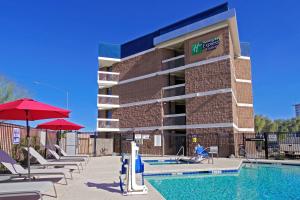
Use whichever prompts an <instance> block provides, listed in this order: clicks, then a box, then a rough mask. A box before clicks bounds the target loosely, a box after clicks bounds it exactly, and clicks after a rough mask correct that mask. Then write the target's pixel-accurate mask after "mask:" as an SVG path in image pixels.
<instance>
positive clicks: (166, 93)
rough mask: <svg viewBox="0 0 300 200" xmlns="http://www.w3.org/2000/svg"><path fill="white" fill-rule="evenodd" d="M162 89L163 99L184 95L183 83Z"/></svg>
mask: <svg viewBox="0 0 300 200" xmlns="http://www.w3.org/2000/svg"><path fill="white" fill-rule="evenodd" d="M162 89H163V97H164V98H165V97H173V96H181V95H185V84H184V83H183V84H178V85H172V86H168V87H164V88H162Z"/></svg>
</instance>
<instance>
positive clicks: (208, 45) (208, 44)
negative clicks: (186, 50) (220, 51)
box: [192, 37, 220, 55]
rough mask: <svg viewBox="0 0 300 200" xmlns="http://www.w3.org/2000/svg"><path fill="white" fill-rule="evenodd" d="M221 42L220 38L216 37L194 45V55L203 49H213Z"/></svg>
mask: <svg viewBox="0 0 300 200" xmlns="http://www.w3.org/2000/svg"><path fill="white" fill-rule="evenodd" d="M219 44H220V38H218V37H215V38H213V39H210V40H207V41H201V42H198V43H195V44H193V45H192V55H197V54H201V53H202V52H203V50H206V51H211V50H213V49H215V48H217V46H218V45H219Z"/></svg>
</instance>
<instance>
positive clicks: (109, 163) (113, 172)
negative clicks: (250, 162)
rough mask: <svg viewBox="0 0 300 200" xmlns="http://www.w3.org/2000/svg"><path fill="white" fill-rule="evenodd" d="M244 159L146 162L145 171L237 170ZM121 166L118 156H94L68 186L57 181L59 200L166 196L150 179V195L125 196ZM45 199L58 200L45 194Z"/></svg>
mask: <svg viewBox="0 0 300 200" xmlns="http://www.w3.org/2000/svg"><path fill="white" fill-rule="evenodd" d="M149 159H151V160H159V159H162V160H164V159H174V157H143V160H149ZM241 163H242V160H241V159H226V158H216V159H214V164H208V163H207V161H204V163H203V164H178V165H174V164H173V165H159V166H157V165H149V164H148V163H145V173H146V174H150V173H151V174H152V173H167V172H173V173H178V172H192V171H206V170H222V169H238V168H239V166H240V165H241ZM120 167H121V163H120V157H119V156H105V157H97V158H91V160H90V162H89V163H88V165H87V166H86V167H85V169H84V171H83V172H82V173H80V174H78V173H76V172H74V173H73V176H74V179H73V180H69V184H68V185H67V186H65V185H61V184H56V189H57V193H58V198H57V199H59V200H84V199H89V200H94V199H95V200H96V199H107V200H110V199H114V200H118V199H123V200H126V199H128V200H129V199H130V200H131V199H133V200H134V199H140V200H143V199H157V200H159V199H164V198H163V197H162V196H161V195H160V193H159V192H157V191H156V190H155V189H154V188H153V187H152V186H151V185H150V184H149V183H148V182H147V181H145V184H146V185H147V187H148V189H149V192H148V194H147V195H135V196H123V195H122V193H121V191H120V188H119V170H120ZM44 199H47V200H48V199H55V198H51V197H47V196H45V198H44Z"/></svg>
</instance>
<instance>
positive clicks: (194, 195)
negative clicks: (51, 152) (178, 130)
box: [147, 165, 300, 200]
mask: <svg viewBox="0 0 300 200" xmlns="http://www.w3.org/2000/svg"><path fill="white" fill-rule="evenodd" d="M147 180H148V181H149V182H150V183H151V185H152V186H154V188H155V189H156V190H158V191H159V192H160V193H161V194H162V196H163V197H165V198H166V199H167V200H169V199H189V200H192V199H199V200H201V199H205V200H212V199H213V200H217V199H221V200H229V199H230V200H233V199H237V200H262V199H263V200H266V199H270V200H279V199H284V200H287V199H293V200H294V199H300V167H298V166H287V165H279V166H278V165H257V166H256V167H253V168H250V167H243V168H242V169H241V170H240V172H239V173H228V174H219V175H211V174H206V175H190V176H187V175H182V176H165V177H163V176H161V177H147Z"/></svg>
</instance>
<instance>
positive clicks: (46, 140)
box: [45, 129, 48, 158]
mask: <svg viewBox="0 0 300 200" xmlns="http://www.w3.org/2000/svg"><path fill="white" fill-rule="evenodd" d="M45 137H46V139H45V158H47V145H48V144H47V143H48V129H46V136H45Z"/></svg>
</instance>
